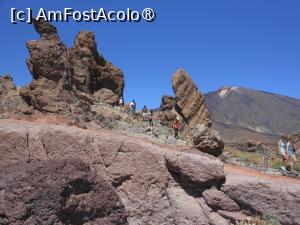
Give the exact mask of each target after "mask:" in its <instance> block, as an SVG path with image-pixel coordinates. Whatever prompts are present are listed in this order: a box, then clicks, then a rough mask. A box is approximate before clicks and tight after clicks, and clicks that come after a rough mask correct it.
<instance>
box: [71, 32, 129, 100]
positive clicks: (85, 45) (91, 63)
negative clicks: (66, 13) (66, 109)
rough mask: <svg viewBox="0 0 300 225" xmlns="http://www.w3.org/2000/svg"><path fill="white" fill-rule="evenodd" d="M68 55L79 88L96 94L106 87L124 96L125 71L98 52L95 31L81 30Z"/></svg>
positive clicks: (118, 95) (74, 80) (73, 77)
mask: <svg viewBox="0 0 300 225" xmlns="http://www.w3.org/2000/svg"><path fill="white" fill-rule="evenodd" d="M67 55H68V63H69V64H68V65H69V70H70V71H71V74H72V79H73V82H74V83H75V86H76V88H77V89H78V90H80V91H84V92H86V93H89V94H94V93H95V92H97V91H99V90H100V89H101V88H105V89H108V90H111V91H112V92H113V93H114V94H115V95H116V96H117V97H120V96H123V89H124V77H123V73H122V71H121V70H119V69H117V68H116V67H114V66H113V65H112V64H111V63H110V62H107V61H106V60H105V59H104V57H103V56H102V55H100V54H99V53H98V52H97V44H96V41H95V36H94V33H93V32H90V31H80V32H79V33H78V35H77V37H76V39H75V42H74V45H73V46H72V48H70V49H69V50H68V54H67Z"/></svg>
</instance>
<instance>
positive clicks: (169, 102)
mask: <svg viewBox="0 0 300 225" xmlns="http://www.w3.org/2000/svg"><path fill="white" fill-rule="evenodd" d="M175 104H176V102H175V98H174V97H172V96H169V95H164V96H163V97H162V98H161V104H160V110H161V111H165V110H172V109H173V108H174V106H175Z"/></svg>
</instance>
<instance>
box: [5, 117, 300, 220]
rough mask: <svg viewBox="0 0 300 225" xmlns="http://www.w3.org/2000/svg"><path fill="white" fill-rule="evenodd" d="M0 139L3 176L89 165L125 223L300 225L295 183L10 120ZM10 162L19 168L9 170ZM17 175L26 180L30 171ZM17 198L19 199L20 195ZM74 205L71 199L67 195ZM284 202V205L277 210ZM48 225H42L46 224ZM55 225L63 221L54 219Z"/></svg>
mask: <svg viewBox="0 0 300 225" xmlns="http://www.w3.org/2000/svg"><path fill="white" fill-rule="evenodd" d="M0 139H1V140H2V141H1V144H0V149H1V162H0V165H1V167H2V169H1V171H6V170H12V171H13V170H15V171H14V173H19V172H18V171H19V170H20V168H22V169H21V171H23V166H26V167H27V168H31V167H34V166H32V165H31V164H32V163H34V162H35V161H36V160H39V161H40V162H48V161H49V160H62V159H74V160H75V161H83V162H84V163H87V164H88V165H89V168H90V170H91V171H95V173H96V175H97V179H101V177H103V178H105V179H107V180H108V181H109V183H110V184H111V188H113V189H114V190H115V191H116V193H117V194H118V196H119V197H120V199H121V201H122V203H123V204H124V206H125V209H126V213H127V221H128V223H129V224H209V223H210V224H230V223H233V222H234V221H239V220H246V219H250V218H251V216H254V215H256V214H263V213H269V214H272V215H276V216H278V219H279V221H280V222H281V223H282V224H299V222H300V220H299V219H300V218H299V217H298V216H299V213H298V209H297V207H296V205H297V204H299V201H300V199H298V196H299V192H300V189H299V187H300V186H299V183H297V184H296V183H292V182H291V183H290V184H288V185H287V182H286V180H284V181H280V179H279V180H277V181H274V179H273V180H271V179H269V180H267V179H262V178H257V177H256V176H252V177H250V176H249V174H243V172H242V173H238V174H237V173H236V172H237V171H238V170H236V171H235V173H233V172H232V170H231V171H230V170H228V169H227V171H226V167H225V171H224V169H223V163H222V162H221V161H219V160H218V159H216V158H214V157H213V156H210V155H208V154H205V153H201V152H199V151H197V150H195V149H193V148H189V147H180V146H178V145H165V144H156V143H153V142H150V141H147V140H143V139H141V138H133V137H128V136H123V135H118V134H116V133H115V132H111V131H104V130H102V131H89V130H86V129H82V128H76V127H71V126H65V125H52V124H44V123H33V122H21V121H11V120H1V121H0ZM16 163H21V166H19V167H18V166H17V167H16V168H14V167H13V165H15V164H16ZM22 163H23V164H22ZM51 163H52V161H50V162H49V164H51ZM42 164H43V165H45V166H46V165H47V163H46V164H45V163H42ZM54 167H55V166H54ZM11 168H12V169H11ZM22 173H23V174H25V176H26V177H27V176H29V177H30V173H32V172H28V173H29V175H27V172H26V170H25V173H24V172H22ZM4 174H5V173H4ZM4 174H3V175H2V176H5V175H4ZM245 175H246V176H245ZM23 176H24V175H23ZM39 176H41V177H40V178H37V179H42V180H44V179H45V178H42V176H43V173H41V174H40V175H39ZM74 176H75V175H74ZM47 177H49V176H48V175H47ZM225 177H226V179H225ZM47 179H50V180H51V179H54V178H51V176H50V177H49V178H47ZM68 179H69V178H68ZM70 179H71V181H72V179H76V178H70ZM31 180H32V179H27V180H24V181H22V182H25V181H26V182H27V184H26V185H25V184H22V185H25V186H26V187H27V188H29V189H30V188H31V187H32V188H35V185H34V181H32V182H31ZM50 180H49V182H50ZM225 180H226V181H225ZM22 182H21V183H22ZM49 184H50V183H49ZM7 185H8V184H6V183H5V182H4V184H3V185H1V193H2V198H1V199H4V200H5V201H3V200H2V202H1V203H2V218H4V219H3V220H5V221H7V220H8V221H11V219H13V218H14V217H12V216H11V214H10V213H9V211H7V210H9V208H7V207H5V205H6V203H5V202H6V201H7V197H6V195H9V193H7V192H6V190H7V188H8V187H7ZM63 185H64V184H62V186H63ZM41 186H42V184H41ZM41 188H43V187H41ZM25 193H26V192H25ZM93 193H94V192H93ZM93 193H92V194H91V195H93ZM15 194H16V195H18V194H19V197H20V198H21V196H24V192H23V191H20V192H18V193H15ZM79 196H81V195H80V194H79ZM81 197H83V196H81ZM85 197H87V196H85ZM36 198H38V199H39V200H40V201H43V200H42V199H40V198H39V197H36ZM54 198H56V197H54ZM73 198H74V199H77V197H76V196H73V195H72V199H73ZM20 201H21V200H20ZM22 201H23V200H22ZM74 201H75V200H74ZM76 201H77V200H76ZM85 201H86V200H85ZM282 202H286V203H287V204H284V206H282ZM25 203H26V202H25ZM25 203H24V204H25ZM20 204H21V203H20ZM31 204H32V205H35V203H34V202H33V203H31ZM49 204H50V203H49ZM51 204H52V203H51ZM53 204H54V203H53ZM70 204H71V203H70ZM73 204H79V203H73ZM30 207H31V205H27V204H25V206H23V208H25V209H27V208H30ZM36 207H37V206H36ZM62 207H63V206H62ZM81 207H82V206H81ZM75 208H76V207H75ZM45 210H46V209H45ZM74 210H75V212H77V211H76V210H77V209H74ZM78 210H79V209H78ZM82 210H83V212H85V210H84V209H82ZM87 210H88V209H87ZM90 210H92V209H90ZM102 210H104V209H102ZM28 213H29V215H27V216H26V217H22V218H23V221H27V220H28V221H27V223H28V222H29V221H31V220H29V219H32V218H33V217H35V214H34V212H32V211H30V210H29V211H28ZM45 213H46V212H45ZM49 213H50V212H47V213H46V214H47V215H48V214H49ZM99 213H100V212H99ZM89 215H90V214H89ZM121 218H122V217H121ZM54 219H55V220H59V218H54ZM13 220H17V219H13ZM86 220H87V221H89V220H94V217H93V218H92V219H86ZM95 220H96V219H95ZM47 221H48V220H47ZM47 221H45V222H43V223H41V224H52V223H51V222H49V221H48V222H47ZM12 224H14V223H12ZM15 224H18V223H17V222H16V223H15ZM25 224H26V223H25ZM59 224H65V222H64V221H63V220H59ZM73 224H75V223H73ZM82 224H89V223H88V222H86V223H82ZM95 224H99V223H95ZM100 224H101V223H100ZM113 224H114V223H113ZM116 224H121V223H116Z"/></svg>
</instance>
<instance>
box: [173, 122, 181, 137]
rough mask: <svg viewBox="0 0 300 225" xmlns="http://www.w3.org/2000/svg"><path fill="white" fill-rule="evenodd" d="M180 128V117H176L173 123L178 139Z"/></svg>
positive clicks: (175, 135)
mask: <svg viewBox="0 0 300 225" xmlns="http://www.w3.org/2000/svg"><path fill="white" fill-rule="evenodd" d="M179 128H180V121H179V117H176V119H175V120H174V123H173V129H174V137H175V138H176V139H178V138H179V136H178V131H179Z"/></svg>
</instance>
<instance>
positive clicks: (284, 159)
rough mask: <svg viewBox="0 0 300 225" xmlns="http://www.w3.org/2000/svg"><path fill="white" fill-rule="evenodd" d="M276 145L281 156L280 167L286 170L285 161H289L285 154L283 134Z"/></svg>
mask: <svg viewBox="0 0 300 225" xmlns="http://www.w3.org/2000/svg"><path fill="white" fill-rule="evenodd" d="M278 147H279V154H280V156H281V158H282V163H283V166H282V167H281V169H282V170H286V169H285V166H286V164H287V162H288V161H289V158H288V156H287V148H286V138H285V137H284V136H281V137H280V140H279V142H278Z"/></svg>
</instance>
